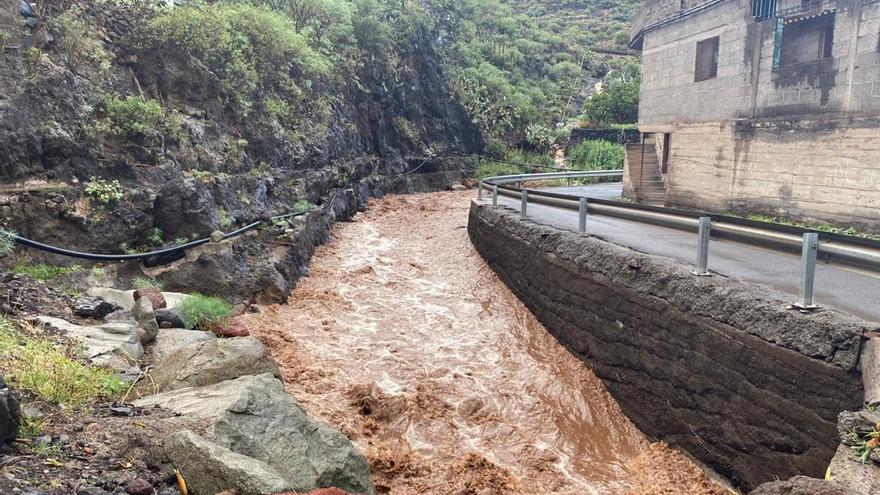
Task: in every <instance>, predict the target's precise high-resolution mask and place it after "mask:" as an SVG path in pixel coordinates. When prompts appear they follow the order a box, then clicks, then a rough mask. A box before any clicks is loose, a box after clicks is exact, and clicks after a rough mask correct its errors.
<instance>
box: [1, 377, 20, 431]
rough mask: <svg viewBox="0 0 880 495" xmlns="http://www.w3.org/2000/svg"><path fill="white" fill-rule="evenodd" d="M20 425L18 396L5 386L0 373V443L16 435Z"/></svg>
mask: <svg viewBox="0 0 880 495" xmlns="http://www.w3.org/2000/svg"><path fill="white" fill-rule="evenodd" d="M20 425H21V408H20V405H19V403H18V398H17V397H16V396H15V394H14V393H12V390H10V389H9V387H7V386H6V382H5V381H4V380H3V376H2V375H0V443H8V442H11V441H13V440H15V438H16V437H17V436H18V427H19V426H20Z"/></svg>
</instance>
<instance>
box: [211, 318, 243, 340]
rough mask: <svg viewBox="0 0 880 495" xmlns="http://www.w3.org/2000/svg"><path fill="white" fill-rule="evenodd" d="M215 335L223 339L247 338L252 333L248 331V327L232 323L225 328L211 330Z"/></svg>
mask: <svg viewBox="0 0 880 495" xmlns="http://www.w3.org/2000/svg"><path fill="white" fill-rule="evenodd" d="M211 331H212V332H214V334H215V335H217V336H218V337H223V338H232V337H247V336H248V335H250V334H251V333H250V332H249V331H248V329H247V327H245V326H244V325H242V324H241V323H237V322H232V323H230V324H229V325H226V326H225V327H214V328H212V329H211Z"/></svg>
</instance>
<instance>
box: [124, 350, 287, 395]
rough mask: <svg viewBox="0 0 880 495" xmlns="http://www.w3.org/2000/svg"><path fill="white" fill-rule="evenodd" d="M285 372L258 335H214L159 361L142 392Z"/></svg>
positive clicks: (144, 393) (168, 389) (142, 383)
mask: <svg viewBox="0 0 880 495" xmlns="http://www.w3.org/2000/svg"><path fill="white" fill-rule="evenodd" d="M264 373H270V374H272V375H273V376H276V377H279V376H281V372H280V371H279V370H278V365H277V364H275V360H274V359H272V356H270V355H269V351H268V350H267V349H266V346H264V345H263V343H262V342H260V341H259V340H257V339H256V338H254V337H238V338H233V339H213V340H207V341H203V342H197V343H194V344H190V345H188V346H184V347H182V348H180V349H178V350H177V351H176V352H174V353H172V354H171V355H169V356H167V357H165V358H164V359H162V360H159V361H157V362H156V365H155V367H154V368H153V370H152V371H151V372H150V380H145V381H143V382H141V383H140V384H139V386H138V392H139V393H141V394H142V395H149V394H150V393H157V392H166V391H171V390H178V389H181V388H186V387H204V386H206V385H213V384H215V383H220V382H222V381H226V380H232V379H235V378H238V377H241V376H246V375H262V374H264Z"/></svg>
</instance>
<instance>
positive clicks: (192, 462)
mask: <svg viewBox="0 0 880 495" xmlns="http://www.w3.org/2000/svg"><path fill="white" fill-rule="evenodd" d="M163 446H164V448H165V454H166V455H167V456H168V458H169V459H171V462H173V463H174V465H175V466H180V467H181V471H182V473H181V474H183V477H184V479H186V484H187V487H188V488H190V490H192V492H193V493H220V492H222V491H224V490H226V489H228V488H230V487H235V488H236V490H237V493H238V494H239V495H272V494H275V493H281V492H286V491H289V490H290V485H289V484H288V481H287V479H285V477H284V476H283V475H282V474H280V473H279V472H278V471H276V470H275V469H274V468H273V467H272V466H270V465H268V464H266V463H264V462H260V461H258V460H256V459H254V458H251V457H248V456H244V455H241V454H236V453H235V452H233V451H231V450H229V449H227V448H225V447H221V446H219V445H217V444H214V443H211V442H209V441H207V440H205V439H204V438H202V437H200V436H198V435H196V434H195V433H193V432H192V431H190V430H184V431H180V432H177V433H175V434H174V435H171V436H170V437H168V438H167V439H166V440H165V442H164V443H163Z"/></svg>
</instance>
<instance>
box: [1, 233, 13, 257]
mask: <svg viewBox="0 0 880 495" xmlns="http://www.w3.org/2000/svg"><path fill="white" fill-rule="evenodd" d="M13 249H15V232H10V231H8V230H2V229H0V256H4V255H7V254H9V253H11V252H12V250H13Z"/></svg>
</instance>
